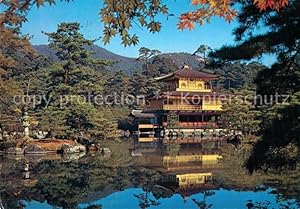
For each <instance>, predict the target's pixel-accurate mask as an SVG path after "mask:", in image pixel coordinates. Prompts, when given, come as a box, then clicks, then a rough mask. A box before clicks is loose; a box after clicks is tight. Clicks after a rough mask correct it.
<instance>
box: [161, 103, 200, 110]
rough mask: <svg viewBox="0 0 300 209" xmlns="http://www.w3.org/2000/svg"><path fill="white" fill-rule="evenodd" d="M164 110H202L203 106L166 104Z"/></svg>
mask: <svg viewBox="0 0 300 209" xmlns="http://www.w3.org/2000/svg"><path fill="white" fill-rule="evenodd" d="M163 109H164V110H202V105H181V104H180V105H171V104H164V105H163Z"/></svg>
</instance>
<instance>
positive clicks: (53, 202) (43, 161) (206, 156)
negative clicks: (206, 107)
mask: <svg viewBox="0 0 300 209" xmlns="http://www.w3.org/2000/svg"><path fill="white" fill-rule="evenodd" d="M106 146H108V147H109V148H110V149H111V150H112V153H111V154H110V155H102V154H101V153H87V154H85V155H84V154H77V155H69V156H61V155H42V156H28V155H27V156H26V155H25V156H1V157H0V172H1V182H0V208H1V209H19V208H23V209H24V208H26V209H48V208H49V209H52V208H63V209H99V208H103V209H106V208H107V209H117V208H120V209H125V208H126V209H134V208H137V209H138V208H157V209H177V208H178V209H183V208H188V209H190V208H191V209H192V208H201V209H208V208H211V209H240V208H241V209H242V208H245V209H250V208H253V209H254V208H257V209H271V208H274V209H276V208H280V209H281V208H282V209H298V208H300V207H299V200H300V180H299V179H300V178H299V177H300V172H299V170H298V169H296V170H294V171H289V172H288V173H287V172H285V173H281V174H279V173H277V172H271V173H268V174H265V173H254V174H252V175H249V174H248V173H247V172H246V171H245V170H244V169H243V162H244V159H245V157H246V156H247V155H248V154H249V150H248V149H247V148H246V147H244V148H239V149H236V148H234V147H232V146H230V145H228V144H221V143H217V142H215V143H210V144H209V143H206V144H198V145H193V146H181V147H180V148H178V150H177V151H176V152H175V153H176V154H174V152H172V153H173V154H170V152H169V153H167V152H166V150H163V149H161V148H159V146H153V147H147V148H145V147H135V149H136V150H134V152H135V153H137V152H138V153H140V154H139V155H137V156H134V157H133V156H132V151H133V150H132V148H133V145H132V142H131V141H130V140H129V141H123V142H107V143H106Z"/></svg>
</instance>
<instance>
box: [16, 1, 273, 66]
mask: <svg viewBox="0 0 300 209" xmlns="http://www.w3.org/2000/svg"><path fill="white" fill-rule="evenodd" d="M190 2H191V1H190V0H165V1H164V3H166V4H167V5H168V6H169V12H170V13H172V14H174V15H175V16H173V17H169V18H168V19H167V18H166V17H159V20H160V21H161V22H162V24H163V28H162V30H161V32H160V33H157V34H151V33H149V32H148V31H147V30H146V29H141V28H140V27H138V26H134V28H133V30H132V33H136V34H137V35H138V36H139V37H140V43H139V44H138V45H137V46H130V47H126V48H124V47H123V46H122V45H121V41H120V38H118V37H117V38H113V39H112V40H111V42H110V43H109V44H108V45H105V46H104V45H103V44H102V42H101V41H98V42H96V44H97V45H99V46H101V47H104V48H106V49H108V50H110V51H112V52H114V53H116V54H120V55H124V56H128V57H137V56H138V49H139V48H140V47H142V46H145V47H148V48H151V49H158V50H160V51H162V52H190V53H192V52H194V51H195V50H196V49H197V47H198V46H199V45H200V44H206V45H209V46H211V47H212V48H213V49H216V48H219V47H221V46H222V45H225V44H232V43H234V42H233V40H234V37H233V35H232V30H233V29H234V28H235V27H236V26H237V23H236V22H232V23H230V24H229V23H227V22H225V21H224V20H222V19H220V18H213V19H212V20H211V23H210V24H205V25H203V26H198V27H196V29H194V30H192V31H188V30H186V31H179V30H178V29H177V26H176V24H177V22H178V16H179V15H180V14H182V13H184V12H186V11H190V10H192V9H194V7H193V6H191V3H190ZM102 4H103V1H101V0H74V2H71V3H66V2H58V3H57V5H56V6H51V7H50V6H46V7H41V8H37V7H34V8H32V10H31V11H30V12H29V13H28V16H27V18H28V22H26V23H25V24H24V25H23V28H22V32H23V33H28V34H30V35H32V39H31V42H32V43H33V44H47V37H46V36H45V35H44V34H42V33H41V31H46V32H52V31H55V30H56V27H57V25H58V24H59V23H61V22H63V21H65V22H72V21H77V22H79V23H80V24H81V26H82V28H81V32H82V33H83V34H84V35H85V37H86V38H88V39H95V38H97V37H100V36H101V35H102V30H103V24H102V23H101V21H100V15H99V11H100V8H101V6H102ZM268 59H269V58H264V59H263V60H261V61H262V62H264V63H268V62H270V61H271V60H268Z"/></svg>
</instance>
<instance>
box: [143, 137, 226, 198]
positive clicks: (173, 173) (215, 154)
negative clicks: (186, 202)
mask: <svg viewBox="0 0 300 209" xmlns="http://www.w3.org/2000/svg"><path fill="white" fill-rule="evenodd" d="M211 144H212V143H211ZM143 156H144V157H143V161H144V162H143V164H144V166H147V167H151V168H153V169H155V170H158V171H160V172H161V173H162V178H161V181H160V182H159V183H158V184H157V185H156V186H155V188H154V191H158V190H161V191H160V192H163V190H165V192H167V190H169V192H171V191H172V193H174V192H175V193H179V194H181V195H182V196H183V197H184V198H185V197H188V196H190V195H192V194H195V193H199V192H202V191H207V190H212V189H216V188H217V187H216V186H214V185H213V174H214V171H216V170H218V169H221V168H222V164H221V162H220V160H221V159H222V156H221V154H220V150H219V149H218V148H210V149H207V148H204V147H199V146H198V145H197V146H193V147H191V146H190V147H188V146H186V147H181V148H180V149H179V152H178V154H177V155H175V156H172V155H167V154H165V153H164V152H160V153H159V154H157V153H146V154H144V155H143Z"/></svg>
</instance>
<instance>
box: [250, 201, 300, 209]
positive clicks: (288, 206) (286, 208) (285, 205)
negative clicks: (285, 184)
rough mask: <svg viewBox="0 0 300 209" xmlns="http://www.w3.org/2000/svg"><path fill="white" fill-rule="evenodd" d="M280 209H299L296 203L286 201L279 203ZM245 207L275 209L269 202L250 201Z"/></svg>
mask: <svg viewBox="0 0 300 209" xmlns="http://www.w3.org/2000/svg"><path fill="white" fill-rule="evenodd" d="M276 206H277V207H275V208H278V209H298V208H299V206H297V203H296V202H295V201H285V202H277V205H276ZM245 207H246V208H247V209H274V207H273V206H272V205H271V202H269V201H267V200H266V201H261V202H253V201H252V200H248V201H247V203H246V205H245Z"/></svg>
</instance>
